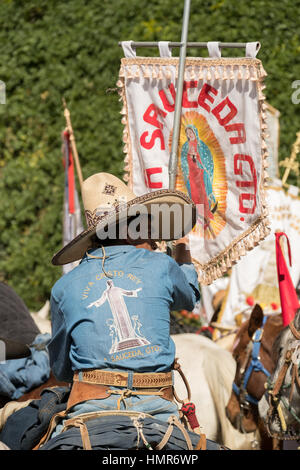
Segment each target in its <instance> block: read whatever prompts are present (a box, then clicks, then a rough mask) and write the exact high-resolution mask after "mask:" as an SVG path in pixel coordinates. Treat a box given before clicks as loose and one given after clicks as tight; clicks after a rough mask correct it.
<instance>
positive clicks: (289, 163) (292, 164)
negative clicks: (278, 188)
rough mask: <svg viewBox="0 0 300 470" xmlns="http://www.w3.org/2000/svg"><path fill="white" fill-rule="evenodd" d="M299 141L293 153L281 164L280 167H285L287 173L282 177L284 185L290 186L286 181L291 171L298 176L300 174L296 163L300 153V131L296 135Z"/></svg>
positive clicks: (295, 143)
mask: <svg viewBox="0 0 300 470" xmlns="http://www.w3.org/2000/svg"><path fill="white" fill-rule="evenodd" d="M296 136H297V139H296V141H295V142H294V144H293V147H292V152H291V155H290V157H289V158H285V159H284V160H283V161H282V162H280V163H279V166H283V167H285V172H284V175H283V177H282V185H283V186H288V185H287V184H286V181H287V179H288V177H289V174H290V172H291V171H294V172H295V173H296V174H297V175H298V174H299V163H298V162H296V161H295V160H296V157H297V154H298V153H299V151H300V131H299V132H297V134H296Z"/></svg>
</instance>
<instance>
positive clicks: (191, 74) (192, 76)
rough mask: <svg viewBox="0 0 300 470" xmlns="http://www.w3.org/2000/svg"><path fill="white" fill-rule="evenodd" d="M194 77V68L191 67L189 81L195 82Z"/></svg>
mask: <svg viewBox="0 0 300 470" xmlns="http://www.w3.org/2000/svg"><path fill="white" fill-rule="evenodd" d="M195 78H196V76H195V68H194V66H193V65H192V68H191V72H190V80H195Z"/></svg>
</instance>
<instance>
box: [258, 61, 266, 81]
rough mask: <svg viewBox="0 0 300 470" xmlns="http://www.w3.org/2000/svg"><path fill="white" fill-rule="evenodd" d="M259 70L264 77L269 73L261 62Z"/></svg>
mask: <svg viewBox="0 0 300 470" xmlns="http://www.w3.org/2000/svg"><path fill="white" fill-rule="evenodd" d="M259 71H260V76H261V77H262V78H263V77H267V75H268V74H267V72H266V71H265V69H264V67H263V65H262V64H260V69H259Z"/></svg>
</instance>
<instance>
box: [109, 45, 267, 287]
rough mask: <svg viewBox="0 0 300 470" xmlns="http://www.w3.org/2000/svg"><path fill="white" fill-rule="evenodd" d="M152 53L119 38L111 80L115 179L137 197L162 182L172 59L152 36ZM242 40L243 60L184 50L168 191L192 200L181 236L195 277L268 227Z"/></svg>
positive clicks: (218, 269) (257, 110)
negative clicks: (117, 120)
mask: <svg viewBox="0 0 300 470" xmlns="http://www.w3.org/2000/svg"><path fill="white" fill-rule="evenodd" d="M158 45H159V51H160V57H138V56H136V51H135V49H134V48H133V47H132V42H131V41H127V42H123V43H122V46H123V50H124V53H125V57H124V58H122V59H121V67H120V72H119V80H118V82H117V85H118V87H119V93H120V96H121V100H122V102H123V108H122V110H121V114H122V123H123V125H124V129H123V141H124V144H125V145H124V153H125V154H126V155H125V174H124V179H125V181H127V183H128V185H129V187H130V188H131V189H132V191H133V192H134V193H135V194H136V195H138V196H139V195H142V194H144V193H146V192H149V191H155V190H157V189H168V188H169V158H170V151H171V145H172V134H173V121H174V110H175V99H176V85H177V77H178V65H179V59H178V58H175V57H174V58H173V57H172V55H171V51H170V48H169V47H168V43H166V42H159V43H158ZM259 47H260V45H259V43H247V45H246V54H245V57H237V58H227V57H226V58H222V57H221V53H220V49H219V46H218V43H215V42H211V43H208V51H209V57H207V58H201V57H187V58H186V62H185V75H184V86H183V96H182V110H181V126H180V135H179V143H178V152H177V157H178V163H177V175H176V189H177V190H180V191H182V192H183V193H185V194H187V195H189V196H190V198H191V199H192V200H193V202H194V203H195V204H196V206H197V223H196V225H195V227H194V228H193V230H192V231H191V232H190V234H189V242H190V250H191V255H192V258H193V262H194V264H195V266H196V269H197V271H198V276H199V281H200V282H201V283H202V284H204V285H209V284H211V283H212V282H213V281H214V280H215V279H218V278H220V277H222V276H223V275H224V273H226V272H227V271H228V269H229V268H231V266H232V265H233V264H235V263H236V262H237V261H238V260H239V259H240V257H241V256H243V255H245V254H246V252H247V251H249V250H251V249H252V248H253V247H254V246H256V245H258V244H259V243H260V241H261V240H263V239H264V238H265V237H266V236H267V235H268V233H269V222H268V219H267V215H268V210H267V204H266V200H265V184H266V182H267V177H268V175H267V172H266V168H267V144H266V138H267V134H266V131H267V124H266V119H267V114H266V103H265V96H264V94H263V89H264V84H263V80H264V77H265V76H266V72H265V70H264V68H263V65H262V63H261V61H260V60H259V59H257V58H256V54H257V52H258V50H259Z"/></svg>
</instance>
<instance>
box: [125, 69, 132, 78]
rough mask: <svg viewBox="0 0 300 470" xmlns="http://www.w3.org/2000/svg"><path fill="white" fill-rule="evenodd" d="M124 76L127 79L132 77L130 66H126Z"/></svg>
mask: <svg viewBox="0 0 300 470" xmlns="http://www.w3.org/2000/svg"><path fill="white" fill-rule="evenodd" d="M126 78H127V79H131V78H133V75H132V70H131V67H128V69H127V77H126Z"/></svg>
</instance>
